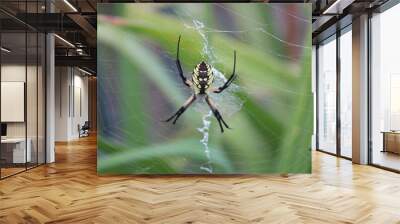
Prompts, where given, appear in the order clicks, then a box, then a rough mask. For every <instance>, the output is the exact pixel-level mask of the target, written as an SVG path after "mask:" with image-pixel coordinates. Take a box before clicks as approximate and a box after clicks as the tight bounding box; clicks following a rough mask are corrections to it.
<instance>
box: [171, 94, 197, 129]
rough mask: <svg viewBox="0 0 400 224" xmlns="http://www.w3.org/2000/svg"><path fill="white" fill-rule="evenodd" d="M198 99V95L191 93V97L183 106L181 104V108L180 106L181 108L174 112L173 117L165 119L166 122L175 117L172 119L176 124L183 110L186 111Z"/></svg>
mask: <svg viewBox="0 0 400 224" xmlns="http://www.w3.org/2000/svg"><path fill="white" fill-rule="evenodd" d="M195 100H196V95H194V94H193V95H191V96H190V97H189V99H187V100H186V102H185V103H184V104H183V106H181V108H179V110H178V111H177V112H176V113H175V114H173V115H172V116H171V117H169V118H168V119H167V120H165V122H169V121H171V120H172V119H174V118H175V119H174V120H173V121H172V124H175V123H176V121H177V120H178V118H179V117H180V116H181V115H182V114H183V112H185V110H186V109H187V108H188V107H189V106H190V105H191V104H192V103H193V102H194V101H195Z"/></svg>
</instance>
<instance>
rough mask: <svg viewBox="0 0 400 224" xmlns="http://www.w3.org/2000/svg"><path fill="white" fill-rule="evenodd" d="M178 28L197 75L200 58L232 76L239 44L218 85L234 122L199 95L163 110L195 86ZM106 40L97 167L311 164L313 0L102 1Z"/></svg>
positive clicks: (240, 169)
mask: <svg viewBox="0 0 400 224" xmlns="http://www.w3.org/2000/svg"><path fill="white" fill-rule="evenodd" d="M179 35H182V41H181V48H180V59H181V63H182V66H183V69H184V72H185V76H186V77H188V78H190V76H191V72H192V71H193V68H194V66H195V65H196V64H198V63H199V62H200V61H202V60H204V61H207V62H208V63H210V64H211V65H212V66H213V67H214V68H215V69H216V70H218V71H220V72H221V73H222V74H224V76H225V77H226V78H229V76H230V74H231V72H232V66H233V50H236V51H237V65H236V73H237V74H238V79H236V80H235V82H234V85H232V86H231V87H229V88H228V89H227V91H225V92H224V93H223V94H220V95H217V94H213V95H212V96H211V97H212V98H213V99H214V100H215V101H216V103H217V107H218V108H219V109H220V111H221V114H222V116H223V118H224V120H225V121H226V122H227V123H228V124H229V125H230V126H231V127H232V129H231V130H229V129H227V130H226V131H225V132H224V133H221V132H220V130H219V127H218V122H217V120H216V119H215V118H214V117H213V116H208V115H210V114H209V111H208V109H207V106H206V103H205V102H202V101H201V100H200V101H199V102H197V103H196V104H195V105H193V106H192V107H190V108H189V109H188V110H187V111H186V112H185V113H184V114H183V115H182V116H181V117H180V118H179V120H178V122H177V124H176V125H172V124H171V123H164V122H161V120H164V119H166V118H167V117H169V116H170V115H172V114H173V113H175V112H176V110H178V108H179V107H180V106H181V105H182V104H183V103H184V102H185V100H186V99H187V98H188V97H189V96H190V94H191V90H190V89H188V88H186V87H185V86H184V85H183V83H182V81H181V79H180V78H179V76H178V70H177V68H176V65H175V56H176V47H177V41H178V36H179ZM97 49H98V60H97V61H98V85H99V88H98V97H99V99H98V102H99V103H98V126H99V131H98V164H97V169H98V173H99V174H203V173H204V174H207V173H216V174H264V173H310V172H311V154H310V153H311V135H312V130H313V123H312V122H313V105H312V104H313V96H312V93H311V5H310V4H261V3H257V4H256V3H233V4H232V3H231V4H219V3H218V4H213V3H209V4H204V3H202V4H191V3H183V4H177V3H175V4H156V3H134V4H99V5H98V48H97ZM222 82H223V79H221V78H218V77H217V80H216V82H215V86H219V85H220V84H221V83H222ZM207 122H210V126H209V129H207V128H205V129H204V130H203V131H200V130H199V128H202V127H203V128H204V125H205V124H206V127H207Z"/></svg>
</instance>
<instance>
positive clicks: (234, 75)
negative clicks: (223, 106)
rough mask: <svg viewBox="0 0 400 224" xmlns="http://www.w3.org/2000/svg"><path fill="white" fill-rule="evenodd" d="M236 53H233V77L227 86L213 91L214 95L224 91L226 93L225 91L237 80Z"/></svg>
mask: <svg viewBox="0 0 400 224" xmlns="http://www.w3.org/2000/svg"><path fill="white" fill-rule="evenodd" d="M235 71H236V51H233V72H232V75H231V77H229V79H228V80H226V82H225V84H224V85H223V86H221V87H219V88H217V89H215V90H213V92H214V93H221V92H222V91H224V89H226V88H228V87H229V86H230V85H231V84H232V82H233V81H234V80H235V78H236V77H237V75H236V73H235Z"/></svg>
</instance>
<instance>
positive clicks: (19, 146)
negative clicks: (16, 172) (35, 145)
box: [1, 138, 32, 163]
mask: <svg viewBox="0 0 400 224" xmlns="http://www.w3.org/2000/svg"><path fill="white" fill-rule="evenodd" d="M27 142H28V145H27V146H28V147H26V154H25V138H5V139H1V144H2V145H7V146H8V145H13V163H25V162H31V160H32V153H31V145H32V141H31V139H30V138H28V139H27ZM25 159H26V161H25Z"/></svg>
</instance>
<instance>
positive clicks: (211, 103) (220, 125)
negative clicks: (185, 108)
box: [206, 95, 231, 133]
mask: <svg viewBox="0 0 400 224" xmlns="http://www.w3.org/2000/svg"><path fill="white" fill-rule="evenodd" d="M206 102H207V104H208V106H209V107H210V109H211V111H212V112H213V114H214V116H215V118H217V121H218V124H219V127H220V128H221V132H222V133H223V132H224V127H223V125H224V126H225V127H226V128H228V129H231V128H230V127H229V126H228V124H226V122H225V121H224V119H223V118H222V116H221V114H220V113H219V111H218V109H217V107H216V106H215V104H214V103H213V102H212V100H211V99H210V97H209V96H208V95H207V96H206ZM222 124H223V125H222Z"/></svg>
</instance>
